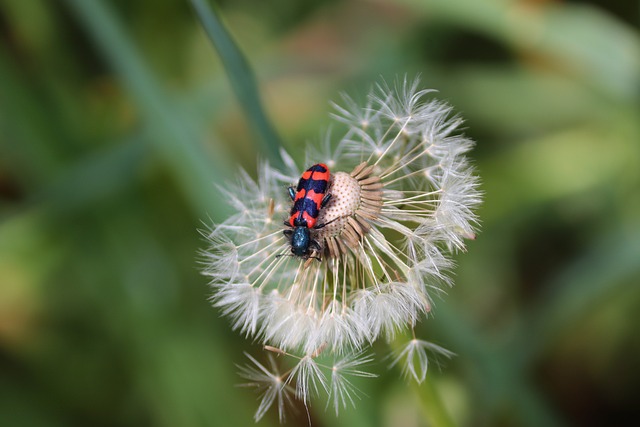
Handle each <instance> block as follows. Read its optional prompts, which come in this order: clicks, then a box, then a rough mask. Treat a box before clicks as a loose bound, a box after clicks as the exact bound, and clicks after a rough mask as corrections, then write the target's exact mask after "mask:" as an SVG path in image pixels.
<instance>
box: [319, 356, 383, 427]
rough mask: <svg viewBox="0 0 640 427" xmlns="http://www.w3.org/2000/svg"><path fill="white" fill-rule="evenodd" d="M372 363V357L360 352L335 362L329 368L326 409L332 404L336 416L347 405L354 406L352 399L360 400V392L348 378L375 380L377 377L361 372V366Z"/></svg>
mask: <svg viewBox="0 0 640 427" xmlns="http://www.w3.org/2000/svg"><path fill="white" fill-rule="evenodd" d="M372 361H373V357H371V356H367V355H364V354H363V353H362V352H358V353H352V354H349V355H347V356H344V357H343V358H342V359H339V360H336V361H335V362H334V364H333V366H332V367H331V381H330V389H329V398H328V399H327V407H329V404H330V403H331V402H333V407H334V409H335V411H336V416H337V415H338V413H339V411H340V407H341V406H342V407H343V408H346V407H347V403H350V404H351V406H354V407H355V406H356V402H355V400H354V398H358V399H359V398H360V394H362V392H361V391H360V390H359V389H358V388H357V387H356V386H355V385H354V384H353V383H352V382H351V380H350V379H349V377H362V378H375V377H376V376H377V375H375V374H372V373H370V372H366V371H363V370H362V366H363V365H365V364H368V363H370V362H372Z"/></svg>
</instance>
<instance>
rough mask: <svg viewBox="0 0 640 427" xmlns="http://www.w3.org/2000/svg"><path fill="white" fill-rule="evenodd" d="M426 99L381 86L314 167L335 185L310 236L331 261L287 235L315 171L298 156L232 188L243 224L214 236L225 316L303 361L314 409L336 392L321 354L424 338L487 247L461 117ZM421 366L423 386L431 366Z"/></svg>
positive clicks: (407, 89) (405, 87) (350, 114)
mask: <svg viewBox="0 0 640 427" xmlns="http://www.w3.org/2000/svg"><path fill="white" fill-rule="evenodd" d="M418 86H419V83H418V81H417V80H414V81H409V80H407V79H406V78H405V79H404V81H402V82H400V83H398V84H397V85H396V87H395V88H390V87H388V86H387V85H385V84H381V85H378V86H377V87H376V88H375V89H374V90H373V91H372V92H371V93H370V94H369V96H368V97H367V101H366V104H365V105H364V107H360V106H359V104H358V103H356V102H355V101H353V100H351V98H349V97H347V96H345V97H344V98H343V102H344V103H343V105H344V106H336V112H335V114H334V115H333V117H334V118H335V119H337V121H338V122H340V123H342V124H343V125H346V126H347V130H346V132H345V133H344V135H343V137H342V138H340V139H339V141H338V143H337V145H335V146H334V147H333V148H331V144H330V141H329V140H330V135H331V134H329V133H327V137H326V138H325V140H324V144H323V146H322V148H320V150H319V151H314V150H313V149H309V150H307V152H306V156H305V157H306V159H307V161H308V163H309V164H315V163H325V164H327V165H328V167H329V169H330V173H331V175H330V181H329V188H328V193H329V194H331V199H330V200H329V202H328V203H327V204H326V206H324V207H323V208H322V209H320V212H319V216H318V218H317V222H318V224H325V226H324V227H322V228H318V229H311V230H310V235H311V239H313V240H314V241H316V242H318V247H319V249H318V250H314V251H313V252H312V254H311V255H312V257H310V258H306V257H296V256H290V255H291V244H290V242H289V240H288V239H287V237H285V235H284V234H283V231H284V230H285V229H286V227H285V226H283V224H282V222H283V220H284V219H285V218H287V213H288V211H289V210H290V209H291V200H290V199H289V195H288V193H287V190H286V188H287V187H288V186H290V185H294V184H295V183H296V182H297V181H298V179H299V178H300V173H301V171H302V170H304V168H300V167H299V166H298V165H296V163H295V162H294V160H293V159H292V158H291V156H289V155H288V154H287V153H286V152H284V151H283V152H282V153H281V154H282V158H283V160H284V164H285V170H280V171H279V170H276V169H274V168H272V167H271V166H270V165H268V164H267V163H263V164H261V165H260V169H259V171H258V177H257V179H255V180H254V179H252V178H250V177H249V175H248V174H246V173H244V172H243V173H242V174H241V176H240V180H239V181H238V182H237V183H236V184H230V185H227V186H225V187H224V188H223V191H224V194H225V195H226V198H227V200H228V203H229V204H230V205H231V206H232V207H233V208H234V209H235V212H236V213H235V214H234V215H233V216H232V217H230V218H228V219H227V220H226V221H224V222H223V223H221V224H218V225H215V226H214V227H212V229H211V230H210V232H209V234H208V240H209V242H210V249H209V250H208V251H207V252H206V260H205V262H206V265H207V266H206V269H205V270H204V274H205V275H207V276H209V278H210V281H211V286H212V288H213V296H212V301H213V304H214V305H215V306H216V307H219V308H220V310H221V312H222V313H223V314H224V315H225V316H227V317H229V318H230V319H231V322H232V326H233V328H234V329H238V330H239V331H241V332H242V333H243V334H246V335H247V336H250V337H252V338H253V339H254V340H256V341H258V342H260V343H262V344H263V345H265V346H271V347H274V348H278V349H281V350H282V351H283V352H287V353H291V354H302V355H304V356H302V357H300V358H299V359H301V361H304V363H302V362H301V363H298V365H297V367H296V369H297V371H296V376H297V377H298V379H297V387H298V393H297V394H298V397H301V398H302V399H304V400H305V402H306V399H307V396H308V395H309V392H310V390H312V389H317V388H318V385H320V386H321V387H320V388H326V387H325V386H326V382H325V380H326V378H323V377H322V376H321V371H320V370H319V369H316V368H318V366H317V365H316V364H315V362H314V355H316V354H319V352H320V349H322V351H324V352H325V353H329V354H336V355H342V356H344V357H349V355H351V354H354V353H355V354H360V352H361V350H362V349H363V348H365V347H366V346H367V345H369V344H370V343H372V342H374V341H375V340H377V339H378V338H380V337H385V338H387V339H391V338H393V337H394V335H395V334H396V333H397V332H398V331H401V330H406V329H407V328H412V327H413V326H414V325H415V324H416V322H418V321H419V320H420V319H421V318H422V317H423V316H424V315H425V314H426V313H428V312H429V311H430V309H431V306H432V295H433V294H434V292H439V291H440V289H442V287H443V286H444V287H446V286H448V285H451V283H452V282H451V279H450V277H449V272H450V270H451V268H452V265H453V263H452V261H451V259H450V255H451V254H452V252H454V251H463V250H464V249H465V239H473V238H474V237H475V227H476V225H477V218H476V216H475V213H474V210H475V208H476V207H477V206H478V205H479V204H480V202H481V194H480V192H479V190H478V178H477V177H476V175H475V174H474V171H473V168H472V166H471V165H470V164H469V161H468V160H467V158H466V157H465V155H466V153H467V152H468V151H469V150H470V149H471V148H472V146H473V142H472V141H471V140H469V139H468V138H465V137H464V136H461V135H460V134H459V132H458V129H459V127H460V125H461V123H462V120H461V119H460V118H459V117H457V116H455V115H453V114H452V110H451V107H449V106H447V105H446V104H443V103H441V102H438V101H433V100H427V99H426V96H427V95H429V94H430V92H431V91H429V90H420V89H419V88H418ZM414 347H415V348H414ZM414 347H411V348H409V347H408V348H409V350H407V351H408V352H410V354H411V356H412V357H413V356H418V360H421V359H420V354H421V350H420V349H421V348H423V347H424V346H418V345H416V346H414ZM406 356H409V353H407V354H406ZM425 360H426V359H425ZM413 366H415V368H413V371H411V370H410V371H409V372H410V373H411V374H412V375H413V376H414V377H416V378H423V374H422V372H423V370H422V366H423V365H422V364H420V363H418V364H417V365H413ZM424 366H425V371H424V372H425V374H426V362H425V363H424ZM332 378H333V374H332ZM337 378H338V379H337V381H336V380H334V382H333V384H334V385H335V384H336V383H337V384H342V386H338V389H333V388H331V389H330V390H329V393H332V397H333V399H335V400H336V401H340V402H341V403H342V404H344V403H345V402H346V401H351V400H350V399H349V398H348V397H347V394H349V392H351V391H353V390H352V389H351V388H350V387H349V385H348V384H349V383H346V382H344V381H342V383H341V380H340V377H337ZM314 381H315V382H314ZM301 384H302V385H301ZM337 406H339V405H337ZM337 406H336V408H337ZM261 407H262V406H261Z"/></svg>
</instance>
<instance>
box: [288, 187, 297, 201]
mask: <svg viewBox="0 0 640 427" xmlns="http://www.w3.org/2000/svg"><path fill="white" fill-rule="evenodd" d="M289 197H291V200H293V201H295V200H296V192H295V190H294V189H293V187H289Z"/></svg>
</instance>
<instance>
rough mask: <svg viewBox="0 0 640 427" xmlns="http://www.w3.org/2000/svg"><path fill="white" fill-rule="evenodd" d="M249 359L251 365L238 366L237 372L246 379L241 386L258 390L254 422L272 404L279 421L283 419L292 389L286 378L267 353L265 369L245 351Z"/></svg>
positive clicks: (292, 392) (291, 397)
mask: <svg viewBox="0 0 640 427" xmlns="http://www.w3.org/2000/svg"><path fill="white" fill-rule="evenodd" d="M245 356H247V358H248V359H249V360H250V361H251V365H243V366H238V369H239V370H240V371H239V372H238V374H239V375H240V376H241V377H242V378H244V379H246V380H248V381H249V382H248V383H244V384H240V386H241V387H251V388H255V389H256V390H258V392H259V394H260V395H259V398H260V405H259V406H258V410H257V411H256V413H255V415H254V419H255V421H256V422H258V421H260V419H261V418H262V417H263V416H264V414H265V413H266V412H267V411H268V410H269V408H270V407H271V406H272V405H273V404H274V402H275V403H276V404H277V406H278V416H279V419H280V422H283V421H284V420H285V409H286V407H287V406H290V405H291V404H292V402H293V394H294V390H293V388H292V387H291V386H289V385H288V384H287V383H286V378H285V377H283V376H282V375H281V374H280V373H279V372H278V368H277V365H276V363H275V360H274V359H273V356H272V355H271V354H270V355H269V365H270V367H271V369H267V368H266V367H265V366H264V365H262V364H261V363H260V362H258V361H257V360H256V359H254V358H253V357H251V355H249V354H247V353H245Z"/></svg>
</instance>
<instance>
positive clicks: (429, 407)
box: [414, 375, 455, 427]
mask: <svg viewBox="0 0 640 427" xmlns="http://www.w3.org/2000/svg"><path fill="white" fill-rule="evenodd" d="M414 390H416V392H417V393H418V396H419V397H420V404H421V408H422V411H423V412H424V415H425V417H426V418H427V419H428V420H429V425H432V426H437V427H454V426H455V423H454V422H453V419H452V418H451V415H449V412H448V411H447V409H446V408H445V407H444V404H443V402H442V399H441V397H440V394H439V393H438V390H437V388H436V386H435V385H434V384H433V381H432V380H431V376H430V375H427V377H426V378H425V380H424V381H423V382H422V384H418V383H416V382H415V381H414Z"/></svg>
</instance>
